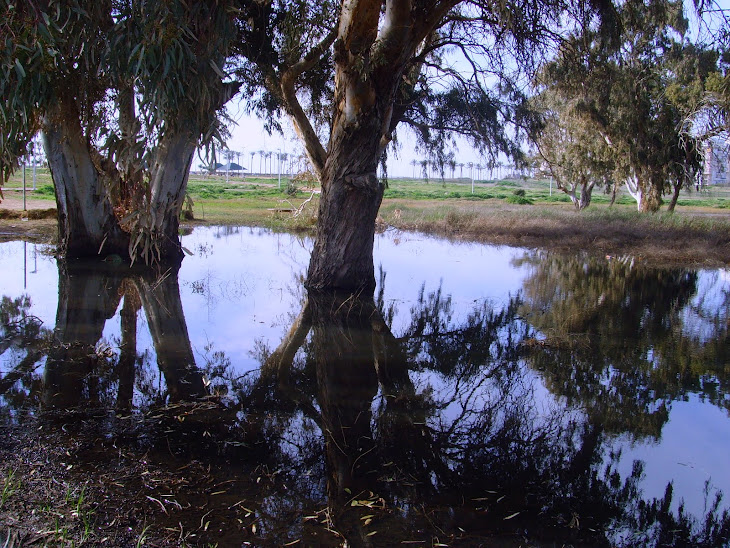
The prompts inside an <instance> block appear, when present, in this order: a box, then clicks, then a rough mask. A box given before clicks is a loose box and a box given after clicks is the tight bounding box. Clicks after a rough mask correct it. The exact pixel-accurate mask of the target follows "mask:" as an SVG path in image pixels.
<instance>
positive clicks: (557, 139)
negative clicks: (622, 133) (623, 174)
mask: <svg viewBox="0 0 730 548" xmlns="http://www.w3.org/2000/svg"><path fill="white" fill-rule="evenodd" d="M533 101H534V106H535V108H536V109H537V110H538V111H540V112H541V113H542V116H543V123H542V124H541V127H540V129H539V131H538V132H537V133H535V134H533V135H532V136H531V137H532V141H533V143H534V146H535V149H536V150H537V154H538V157H539V159H540V163H541V164H542V165H543V167H546V168H547V171H548V172H549V173H550V175H551V176H552V177H553V179H555V183H556V186H557V188H558V190H561V191H562V192H564V193H565V194H567V195H568V197H569V198H570V201H571V202H572V203H573V205H574V206H575V208H576V210H578V211H581V210H583V209H585V208H586V207H588V206H589V205H590V203H591V196H592V193H593V189H594V188H595V187H596V185H598V186H599V187H608V186H610V184H611V180H612V175H613V173H614V171H615V162H614V159H613V157H612V154H611V150H610V147H609V145H608V143H607V142H606V141H605V140H604V139H603V138H602V136H601V135H600V134H599V133H598V132H597V131H594V128H593V127H592V125H591V124H587V123H586V121H585V120H584V118H583V117H582V116H581V115H580V114H577V113H576V110H575V105H574V102H571V101H568V102H566V101H564V100H562V98H558V97H557V96H556V95H555V94H552V93H551V92H550V90H545V91H543V92H542V93H541V94H539V95H538V96H536V97H535V98H534V99H533Z"/></svg>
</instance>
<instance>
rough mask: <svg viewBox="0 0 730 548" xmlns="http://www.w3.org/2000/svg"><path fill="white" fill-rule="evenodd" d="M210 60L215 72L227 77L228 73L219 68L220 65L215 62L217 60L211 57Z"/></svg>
mask: <svg viewBox="0 0 730 548" xmlns="http://www.w3.org/2000/svg"><path fill="white" fill-rule="evenodd" d="M209 62H210V66H211V68H212V69H213V70H214V71H215V73H216V74H217V75H218V76H220V77H221V78H225V77H226V75H225V74H223V71H222V70H221V69H219V68H218V65H216V64H215V61H213V59H211V60H210V61H209Z"/></svg>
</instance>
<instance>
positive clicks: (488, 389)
mask: <svg viewBox="0 0 730 548" xmlns="http://www.w3.org/2000/svg"><path fill="white" fill-rule="evenodd" d="M183 245H184V246H185V247H186V249H187V250H189V252H190V256H188V257H186V259H185V260H184V261H183V264H182V267H181V268H180V270H179V272H173V271H167V272H157V273H154V274H153V273H150V272H145V271H143V270H134V269H129V268H127V267H124V266H122V265H117V264H115V263H114V262H113V261H109V262H107V263H106V264H104V265H103V266H101V267H100V266H99V265H98V264H96V265H89V264H85V263H67V262H58V261H56V259H55V258H54V257H52V256H51V255H50V254H49V252H48V249H47V248H45V247H43V246H37V245H34V244H28V243H23V242H10V243H3V244H0V264H2V271H3V276H2V289H1V290H0V296H1V297H2V304H1V308H0V420H2V421H4V423H5V424H12V425H15V426H18V425H23V424H24V423H25V422H28V421H31V420H34V421H38V420H43V419H44V418H45V417H50V416H52V417H54V418H55V419H57V417H58V416H59V415H61V416H67V417H76V418H77V417H78V414H79V413H82V414H83V413H86V414H89V413H90V414H93V415H94V417H97V419H96V420H97V421H99V424H97V427H98V428H100V429H101V430H102V431H104V432H105V433H104V434H103V435H102V438H101V440H102V441H98V440H97V441H95V442H94V443H95V444H97V445H99V447H95V448H94V451H93V453H94V454H97V453H99V452H102V454H104V455H106V456H104V457H103V458H104V459H108V458H109V456H108V455H107V454H106V453H103V451H102V450H103V449H104V447H106V446H105V444H107V445H109V446H111V445H113V447H114V448H115V449H118V448H119V447H122V446H123V447H125V450H126V451H130V452H134V451H138V452H142V453H144V454H145V455H146V457H145V458H148V459H150V460H154V459H155V458H156V462H157V464H158V466H161V467H163V468H164V467H165V466H169V468H170V471H174V470H178V469H180V468H181V467H183V466H188V465H189V464H186V463H196V464H197V465H202V466H203V467H205V466H208V468H207V470H208V471H209V473H210V470H211V467H214V469H215V470H216V471H217V473H218V474H219V476H220V478H223V480H222V481H223V482H230V483H229V484H227V487H226V488H225V489H223V490H222V491H221V492H220V493H219V492H218V491H216V492H215V494H216V495H217V496H216V497H211V489H210V488H209V487H200V488H199V491H196V490H195V489H192V488H188V489H187V490H186V491H185V492H182V490H181V491H180V492H177V493H175V492H173V493H161V492H157V491H155V486H154V485H148V484H146V483H145V484H142V485H140V484H139V482H138V481H136V479H129V478H127V479H126V480H124V481H117V482H116V483H115V485H117V487H118V488H119V489H122V490H124V489H128V490H129V497H130V499H134V498H135V497H136V498H139V499H140V500H141V502H138V503H137V506H135V508H137V511H139V512H141V513H144V515H145V519H144V525H143V524H142V522H141V521H140V522H139V523H138V522H131V521H130V522H129V524H125V525H127V526H128V527H129V529H130V530H132V529H134V528H135V527H139V528H142V527H143V526H144V527H150V526H151V527H158V528H160V530H162V529H163V528H164V527H166V526H167V525H168V522H169V523H174V524H177V523H179V524H180V527H181V529H182V528H183V525H184V524H187V523H190V524H195V523H198V522H199V523H200V524H202V523H203V522H204V521H205V520H203V519H202V518H203V517H204V516H208V517H206V518H205V519H207V520H208V521H211V520H212V524H211V525H210V526H206V527H205V530H204V531H201V527H197V528H196V531H197V532H196V534H195V535H193V536H192V537H190V538H189V539H188V542H189V543H194V542H193V541H192V539H195V542H211V543H213V542H221V543H222V544H221V545H226V546H227V545H242V544H244V543H245V542H253V544H254V545H257V544H260V545H283V544H287V543H290V542H295V541H300V542H302V543H303V544H300V545H341V544H344V543H345V542H347V543H348V545H384V546H387V545H394V544H400V543H402V542H409V543H413V545H421V546H423V545H429V546H430V545H433V544H439V543H445V544H449V545H463V546H467V545H485V544H489V543H490V542H492V541H493V540H494V539H500V542H502V543H503V544H504V545H509V543H513V544H519V543H521V542H527V543H534V544H536V545H539V544H541V543H542V544H550V545H552V543H558V545H560V544H562V543H566V542H568V543H570V542H573V543H578V544H580V543H585V544H589V545H601V544H613V545H637V546H638V545H659V544H667V543H669V544H675V545H680V544H682V543H684V544H688V545H692V544H699V543H703V542H704V543H705V544H704V545H707V546H711V545H723V544H726V543H727V542H728V536H727V535H728V534H730V519H729V518H728V516H727V514H726V510H727V508H728V504H727V500H726V499H724V498H722V495H723V494H724V493H730V470H729V469H728V466H727V463H728V458H729V457H728V456H729V455H730V417H729V416H728V412H729V410H730V395H729V394H728V386H730V338H729V336H728V335H729V334H728V327H729V325H730V272H728V271H726V270H683V269H675V270H656V269H652V268H649V267H646V266H645V265H643V264H642V263H641V261H638V260H635V259H632V258H630V257H606V258H595V257H589V256H583V255H573V256H567V255H554V254H550V253H547V252H542V251H532V250H526V249H520V248H509V247H493V246H484V245H477V244H466V243H453V242H447V241H444V240H440V239H435V238H431V237H428V236H423V235H418V234H410V233H403V232H386V233H385V234H382V235H379V236H377V237H376V245H375V264H376V277H377V279H378V287H377V289H376V292H375V296H374V298H363V297H355V296H349V297H346V296H317V297H315V296H308V295H307V293H306V291H305V290H304V289H303V287H302V280H303V277H304V275H305V272H306V266H307V262H308V257H309V251H310V249H311V241H310V240H309V239H307V238H303V237H299V236H296V235H290V234H279V233H272V232H268V231H266V230H261V229H250V228H196V229H195V230H194V231H193V232H192V233H191V234H189V235H187V236H185V237H183ZM69 413H71V414H72V415H64V414H69ZM130 417H134V418H135V421H136V422H135V421H133V422H134V424H135V425H137V426H131V424H132V423H131V422H129V421H130V419H129V418H130ZM173 418H174V419H175V420H173ZM66 420H67V422H68V421H69V420H71V419H66ZM74 420H76V419H74ZM79 420H80V419H79ZM84 420H86V419H84ZM124 421H127V422H126V423H125V422H124ZM61 422H63V421H61ZM34 424H35V423H34ZM126 425H130V426H126ZM140 425H141V426H140ZM105 429H106V430H105ZM104 440H106V441H104ZM109 440H111V441H109ZM102 446H104V447H102ZM90 453H91V451H90ZM119 454H120V455H121V454H122V453H121V449H120V450H119ZM155 456H156V457H155ZM120 458H121V457H120ZM93 460H94V457H91V456H90V457H89V458H88V459H87V466H88V468H89V470H92V469H93V468H94V466H99V464H98V463H96V464H95V463H94V462H93ZM262 470H265V471H266V472H265V473H262ZM262 477H263V478H264V480H263V481H262V479H261V478H262ZM226 478H227V479H226ZM160 489H162V488H161V487H160ZM164 490H166V491H175V489H174V488H173V487H170V486H167V488H166V489H163V491H164ZM164 497H168V498H164ZM182 499H185V500H186V501H187V504H180V501H181V500H182ZM150 500H154V501H158V502H159V501H160V500H164V501H166V502H167V501H168V500H174V501H175V505H171V506H170V507H169V509H165V512H164V513H163V512H161V511H160V508H159V507H157V505H155V504H154V503H152V502H149V501H150ZM244 500H245V504H244V503H241V502H240V501H244ZM201 501H205V502H204V503H203V502H201ZM213 501H215V502H213ZM236 501H238V502H236ZM130 504H135V503H134V501H131V502H130ZM171 504H172V503H171ZM160 505H162V506H163V507H164V506H165V505H164V504H163V503H160ZM242 508H243V509H245V512H244V511H243V510H242ZM196 512H197V513H196ZM171 514H174V515H171ZM190 527H191V528H193V526H192V525H191V526H190ZM252 535H253V536H255V540H252V539H251V536H252ZM490 539H492V540H490Z"/></svg>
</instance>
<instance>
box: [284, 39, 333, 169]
mask: <svg viewBox="0 0 730 548" xmlns="http://www.w3.org/2000/svg"><path fill="white" fill-rule="evenodd" d="M336 36H337V34H336V31H335V30H332V31H330V32H329V34H327V36H325V37H324V39H323V40H322V41H321V42H320V43H319V44H317V46H316V47H314V48H313V49H311V50H310V51H309V52H308V53H307V55H305V56H304V58H303V59H302V60H301V61H299V62H298V63H295V64H294V65H292V66H291V67H289V68H288V69H287V70H285V71H284V72H283V73H282V75H281V80H280V86H279V87H280V89H281V93H282V99H283V100H284V105H285V106H286V109H287V112H288V113H289V116H290V117H291V118H292V122H293V123H294V127H295V129H296V131H297V133H298V134H299V136H300V137H301V139H302V141H304V147H305V150H306V151H307V156H308V157H309V160H310V161H311V162H312V166H313V167H314V169H315V171H316V172H317V176H318V177H319V178H320V180H321V179H322V173H323V172H324V165H325V162H326V161H327V152H326V151H325V149H324V147H323V146H322V143H321V142H320V140H319V137H318V136H317V132H316V131H315V130H314V128H313V127H312V123H311V122H310V121H309V117H308V116H307V115H306V113H305V112H304V109H303V108H302V105H301V103H300V102H299V98H298V97H297V92H296V83H297V79H298V78H299V77H300V76H301V75H302V74H303V73H304V72H306V71H307V70H309V69H311V68H312V67H314V66H315V65H316V64H317V63H318V62H319V61H320V60H321V59H322V56H323V55H324V54H325V52H326V51H327V50H328V49H329V48H330V46H332V44H333V43H334V41H335V38H336Z"/></svg>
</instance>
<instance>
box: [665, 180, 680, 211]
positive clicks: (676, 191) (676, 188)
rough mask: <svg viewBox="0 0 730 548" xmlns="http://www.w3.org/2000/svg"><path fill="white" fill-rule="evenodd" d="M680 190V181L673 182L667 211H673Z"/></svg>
mask: <svg viewBox="0 0 730 548" xmlns="http://www.w3.org/2000/svg"><path fill="white" fill-rule="evenodd" d="M681 190H682V183H681V182H679V183H675V184H674V191H673V192H672V199H671V200H670V202H669V205H668V206H667V211H669V212H670V213H674V208H675V207H676V206H677V201H678V200H679V193H680V192H681Z"/></svg>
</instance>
